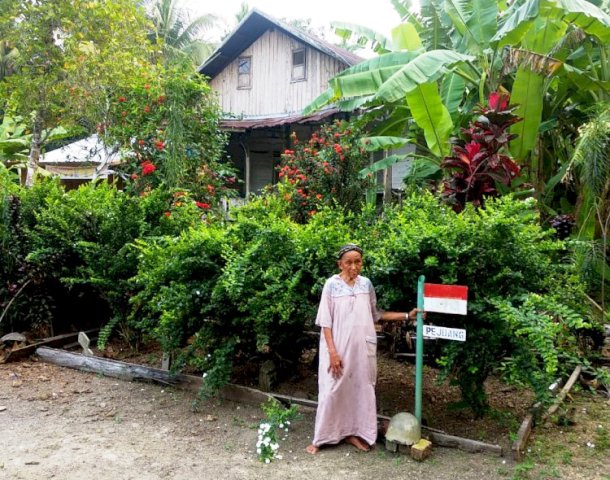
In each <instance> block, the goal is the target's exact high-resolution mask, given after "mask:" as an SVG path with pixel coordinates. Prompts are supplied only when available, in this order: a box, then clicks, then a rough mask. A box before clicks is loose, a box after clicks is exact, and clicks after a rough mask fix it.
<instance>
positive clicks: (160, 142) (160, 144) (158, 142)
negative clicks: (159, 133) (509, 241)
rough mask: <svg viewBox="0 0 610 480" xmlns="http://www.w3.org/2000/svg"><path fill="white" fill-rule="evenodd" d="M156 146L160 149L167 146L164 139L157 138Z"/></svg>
mask: <svg viewBox="0 0 610 480" xmlns="http://www.w3.org/2000/svg"><path fill="white" fill-rule="evenodd" d="M155 148H156V149H157V150H159V151H161V150H163V149H164V148H165V143H164V142H163V140H157V141H156V142H155Z"/></svg>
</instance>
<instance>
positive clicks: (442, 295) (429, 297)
mask: <svg viewBox="0 0 610 480" xmlns="http://www.w3.org/2000/svg"><path fill="white" fill-rule="evenodd" d="M467 306H468V287H465V286H463V285H440V284H437V283H424V311H426V312H439V313H453V314H455V315H466V313H467V312H466V308H467Z"/></svg>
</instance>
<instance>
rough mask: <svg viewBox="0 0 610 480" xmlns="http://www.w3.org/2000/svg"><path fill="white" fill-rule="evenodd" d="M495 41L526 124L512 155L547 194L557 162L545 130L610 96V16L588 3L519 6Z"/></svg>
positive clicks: (540, 1)
mask: <svg viewBox="0 0 610 480" xmlns="http://www.w3.org/2000/svg"><path fill="white" fill-rule="evenodd" d="M492 41H493V42H497V47H498V48H506V50H505V52H506V55H505V67H513V68H515V69H516V74H515V78H514V81H513V87H512V94H511V103H512V104H514V105H517V106H518V108H517V111H516V113H517V115H519V116H521V117H522V118H523V119H524V120H523V122H522V123H520V124H517V125H515V126H514V127H513V129H512V133H515V134H517V135H518V137H516V139H515V140H514V141H513V142H512V144H511V152H512V153H513V155H514V156H516V157H517V158H520V159H522V160H526V159H527V158H528V157H529V167H530V177H531V181H532V182H533V183H534V185H535V186H536V190H537V191H539V192H542V191H543V190H544V182H545V180H547V179H548V177H549V175H552V174H554V173H556V172H555V171H553V168H552V167H550V168H549V163H550V162H553V163H555V164H556V163H557V159H556V158H547V159H546V161H545V158H544V145H542V144H540V140H541V137H540V134H541V133H542V132H541V127H542V126H543V125H544V124H545V122H547V125H548V122H549V120H550V119H551V118H553V117H554V116H556V114H557V112H559V111H560V110H561V109H562V108H565V107H566V106H570V105H574V103H575V101H577V102H578V103H583V102H584V103H585V104H593V103H594V102H596V101H599V99H600V97H601V98H602V99H603V98H607V94H608V92H609V91H610V88H609V87H610V84H609V83H608V82H609V81H610V76H609V75H608V74H609V71H608V65H607V60H606V58H607V52H608V44H609V41H610V16H609V15H608V14H607V13H606V12H605V11H604V10H602V9H601V8H599V7H597V6H595V5H593V4H592V3H589V2H586V1H583V0H533V1H528V2H517V3H515V4H514V5H513V8H512V9H511V11H510V12H507V15H505V20H504V22H503V24H502V27H501V28H500V29H499V30H498V32H497V33H496V35H494V37H493V39H492ZM587 52H588V54H587ZM545 110H546V111H547V112H549V113H550V116H548V117H547V118H545V115H544V112H545Z"/></svg>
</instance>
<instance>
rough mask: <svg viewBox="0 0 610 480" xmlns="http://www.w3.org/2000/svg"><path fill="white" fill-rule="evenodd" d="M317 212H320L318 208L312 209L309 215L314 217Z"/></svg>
mask: <svg viewBox="0 0 610 480" xmlns="http://www.w3.org/2000/svg"><path fill="white" fill-rule="evenodd" d="M316 213H318V211H317V210H311V211H310V212H309V216H310V217H313V216H314V215H315V214H316Z"/></svg>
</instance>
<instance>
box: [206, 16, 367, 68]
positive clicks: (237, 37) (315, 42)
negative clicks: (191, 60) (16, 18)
mask: <svg viewBox="0 0 610 480" xmlns="http://www.w3.org/2000/svg"><path fill="white" fill-rule="evenodd" d="M270 28H279V29H281V30H282V31H284V32H285V33H286V34H287V35H290V36H291V37H293V38H295V39H297V40H300V41H301V42H303V43H305V44H307V45H309V46H310V47H312V48H314V49H316V50H319V51H320V52H322V53H325V54H326V55H329V56H331V57H333V58H335V59H337V60H339V61H341V62H343V63H345V64H346V65H348V66H350V67H351V66H352V65H356V64H357V63H360V62H361V61H362V60H363V58H361V57H359V56H358V55H356V54H355V53H352V52H350V51H348V50H345V49H344V48H340V47H337V46H335V45H332V44H331V43H328V42H326V41H324V40H321V39H319V38H317V37H315V36H313V35H311V34H310V33H308V32H305V31H303V30H301V29H299V28H296V27H293V26H292V25H288V24H287V23H285V22H282V21H281V20H277V19H276V18H273V17H272V16H270V15H268V14H266V13H264V12H261V11H260V10H258V9H256V8H254V9H252V10H251V11H250V13H249V14H248V15H247V16H246V17H245V18H244V19H243V20H242V21H241V22H240V24H239V25H238V26H237V27H236V28H235V30H234V31H233V33H231V34H230V35H229V36H228V37H227V38H226V39H225V41H224V42H223V43H222V44H221V45H220V47H218V48H217V49H216V51H215V52H214V53H213V54H212V55H211V56H210V58H208V59H207V60H206V61H205V62H204V63H203V65H201V66H200V67H199V68H198V71H199V73H202V74H204V75H207V76H208V77H210V78H214V77H215V76H216V75H218V74H219V73H220V72H221V71H222V70H223V68H225V67H226V66H227V65H228V64H229V63H231V62H232V61H233V60H235V59H236V58H237V57H238V56H239V54H240V53H241V52H243V51H244V50H245V49H246V48H248V47H249V46H250V45H252V43H254V41H255V40H256V39H257V38H258V37H260V36H261V35H262V34H263V33H265V32H266V31H267V30H269V29H270Z"/></svg>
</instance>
